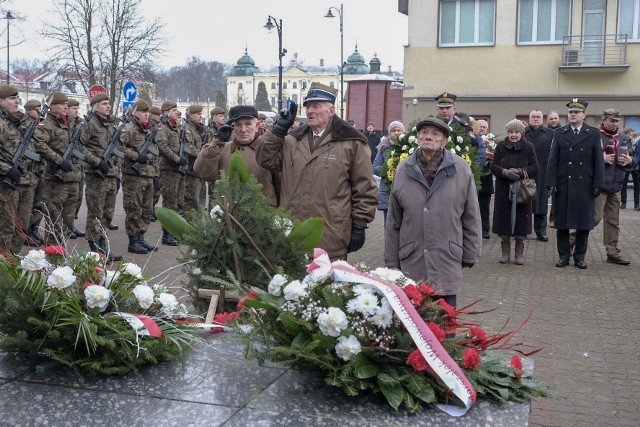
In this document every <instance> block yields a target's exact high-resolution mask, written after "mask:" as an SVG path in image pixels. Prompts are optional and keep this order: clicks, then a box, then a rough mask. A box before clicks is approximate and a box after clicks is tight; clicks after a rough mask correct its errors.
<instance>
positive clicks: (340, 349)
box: [336, 335, 362, 361]
mask: <svg viewBox="0 0 640 427" xmlns="http://www.w3.org/2000/svg"><path fill="white" fill-rule="evenodd" d="M361 350H362V346H361V345H360V341H358V339H357V338H356V337H355V336H353V335H350V336H349V338H346V337H340V338H338V344H336V354H337V355H338V357H339V358H340V359H342V360H345V361H346V360H350V359H351V358H352V357H353V356H355V355H357V354H358V353H360V351H361Z"/></svg>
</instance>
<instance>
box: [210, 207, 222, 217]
mask: <svg viewBox="0 0 640 427" xmlns="http://www.w3.org/2000/svg"><path fill="white" fill-rule="evenodd" d="M222 213H223V212H222V208H221V207H220V205H215V206H214V207H213V209H211V212H209V215H211V219H219V218H220V217H221V216H222Z"/></svg>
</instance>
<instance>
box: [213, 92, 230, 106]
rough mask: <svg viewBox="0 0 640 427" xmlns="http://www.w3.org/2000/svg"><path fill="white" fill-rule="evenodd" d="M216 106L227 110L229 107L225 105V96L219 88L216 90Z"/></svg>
mask: <svg viewBox="0 0 640 427" xmlns="http://www.w3.org/2000/svg"><path fill="white" fill-rule="evenodd" d="M216 107H220V108H222V109H223V110H224V111H229V107H228V106H227V96H226V95H225V94H224V92H222V91H221V90H219V91H217V92H216Z"/></svg>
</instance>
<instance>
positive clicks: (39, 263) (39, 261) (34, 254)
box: [20, 249, 49, 271]
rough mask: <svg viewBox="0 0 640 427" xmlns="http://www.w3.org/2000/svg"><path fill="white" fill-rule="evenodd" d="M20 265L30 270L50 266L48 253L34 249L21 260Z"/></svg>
mask: <svg viewBox="0 0 640 427" xmlns="http://www.w3.org/2000/svg"><path fill="white" fill-rule="evenodd" d="M20 265H21V266H22V267H23V268H26V269H27V270H29V271H36V270H42V269H43V268H45V267H49V263H48V262H47V254H45V253H44V251H43V250H41V249H33V250H31V251H29V253H28V254H27V255H25V257H24V258H22V260H21V261H20Z"/></svg>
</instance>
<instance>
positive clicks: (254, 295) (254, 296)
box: [245, 291, 260, 299]
mask: <svg viewBox="0 0 640 427" xmlns="http://www.w3.org/2000/svg"><path fill="white" fill-rule="evenodd" d="M259 296H260V294H259V293H258V292H257V291H251V292H249V295H247V296H246V297H245V299H257V298H258V297H259Z"/></svg>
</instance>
